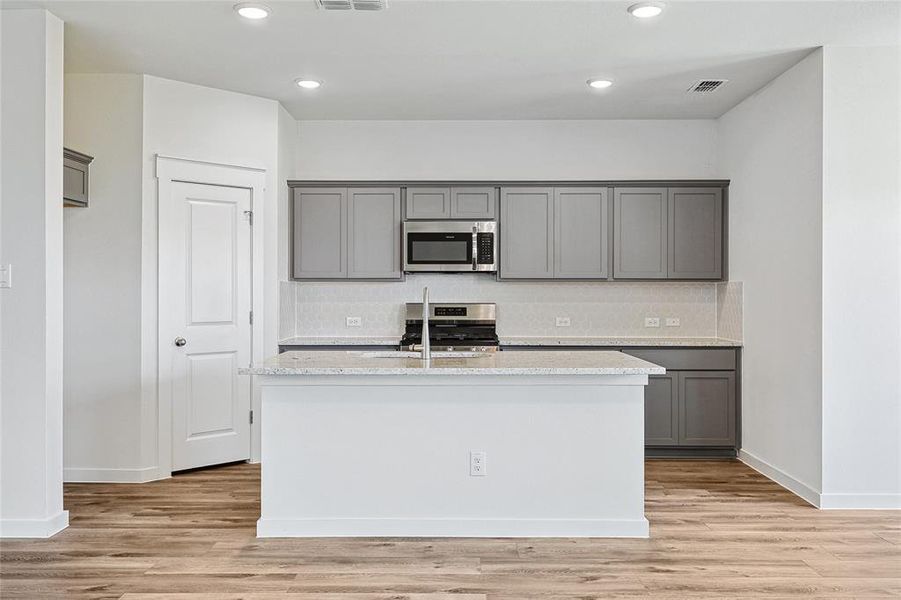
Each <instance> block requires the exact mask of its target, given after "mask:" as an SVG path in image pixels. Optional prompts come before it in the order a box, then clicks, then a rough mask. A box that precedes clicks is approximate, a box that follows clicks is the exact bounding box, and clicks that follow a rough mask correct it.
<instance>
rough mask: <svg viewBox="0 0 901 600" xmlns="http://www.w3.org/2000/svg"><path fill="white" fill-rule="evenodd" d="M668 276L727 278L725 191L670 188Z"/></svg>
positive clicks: (676, 277)
mask: <svg viewBox="0 0 901 600" xmlns="http://www.w3.org/2000/svg"><path fill="white" fill-rule="evenodd" d="M667 233H668V238H669V253H668V254H669V256H668V261H669V262H668V265H667V266H668V274H669V277H671V278H674V279H721V278H722V276H723V264H722V261H723V191H722V190H721V189H719V188H670V190H669V231H668V232H667Z"/></svg>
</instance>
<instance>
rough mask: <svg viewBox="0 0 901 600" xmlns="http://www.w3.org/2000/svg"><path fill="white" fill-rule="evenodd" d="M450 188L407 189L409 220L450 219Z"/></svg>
mask: <svg viewBox="0 0 901 600" xmlns="http://www.w3.org/2000/svg"><path fill="white" fill-rule="evenodd" d="M450 207H451V202H450V188H434V187H432V188H426V187H408V188H407V218H408V219H449V218H450V214H451V208H450Z"/></svg>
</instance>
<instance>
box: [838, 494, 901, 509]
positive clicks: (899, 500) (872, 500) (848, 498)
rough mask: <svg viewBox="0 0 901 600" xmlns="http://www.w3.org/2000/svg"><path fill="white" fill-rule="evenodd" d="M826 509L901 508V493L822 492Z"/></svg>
mask: <svg viewBox="0 0 901 600" xmlns="http://www.w3.org/2000/svg"><path fill="white" fill-rule="evenodd" d="M820 508H822V509H824V510H833V509H854V510H901V494H820Z"/></svg>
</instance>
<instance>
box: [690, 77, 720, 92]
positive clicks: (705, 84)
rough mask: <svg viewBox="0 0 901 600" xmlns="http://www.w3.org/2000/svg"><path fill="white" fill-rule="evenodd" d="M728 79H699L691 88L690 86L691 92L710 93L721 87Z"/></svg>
mask: <svg viewBox="0 0 901 600" xmlns="http://www.w3.org/2000/svg"><path fill="white" fill-rule="evenodd" d="M727 81H729V80H728V79H701V80H699V81H696V82H694V83H693V84H692V85H691V87H690V88H688V91H689V92H694V93H698V94H709V93H710V92H713V91H715V90H718V89H720V88H721V87H723V85H725V84H726V82H727Z"/></svg>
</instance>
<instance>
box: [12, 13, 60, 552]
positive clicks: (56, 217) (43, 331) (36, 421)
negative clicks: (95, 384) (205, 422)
mask: <svg viewBox="0 0 901 600" xmlns="http://www.w3.org/2000/svg"><path fill="white" fill-rule="evenodd" d="M0 21H2V24H0V39H2V42H0V43H2V46H0V60H2V65H0V72H2V80H0V105H2V108H0V120H2V123H3V125H2V128H3V137H2V140H0V164H2V170H3V179H2V188H0V193H2V204H0V207H2V208H0V210H2V219H0V224H2V225H0V226H2V231H0V240H2V241H0V263H3V264H11V265H12V266H13V281H12V283H13V286H12V288H10V289H4V290H0V293H2V296H0V297H2V306H0V312H2V317H0V321H2V323H3V329H2V334H0V418H2V423H0V430H2V435H0V536H15V537H20V536H21V537H47V536H50V535H53V534H54V533H56V532H57V531H59V530H61V529H63V528H64V527H66V525H67V524H68V513H67V512H66V511H64V510H63V486H62V481H63V479H62V475H63V431H62V418H63V210H62V192H63V184H62V177H63V175H62V173H63V165H62V158H63V157H62V152H63V23H62V21H60V20H59V19H57V18H56V17H54V16H53V15H51V14H50V13H48V12H46V11H44V10H4V11H0Z"/></svg>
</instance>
